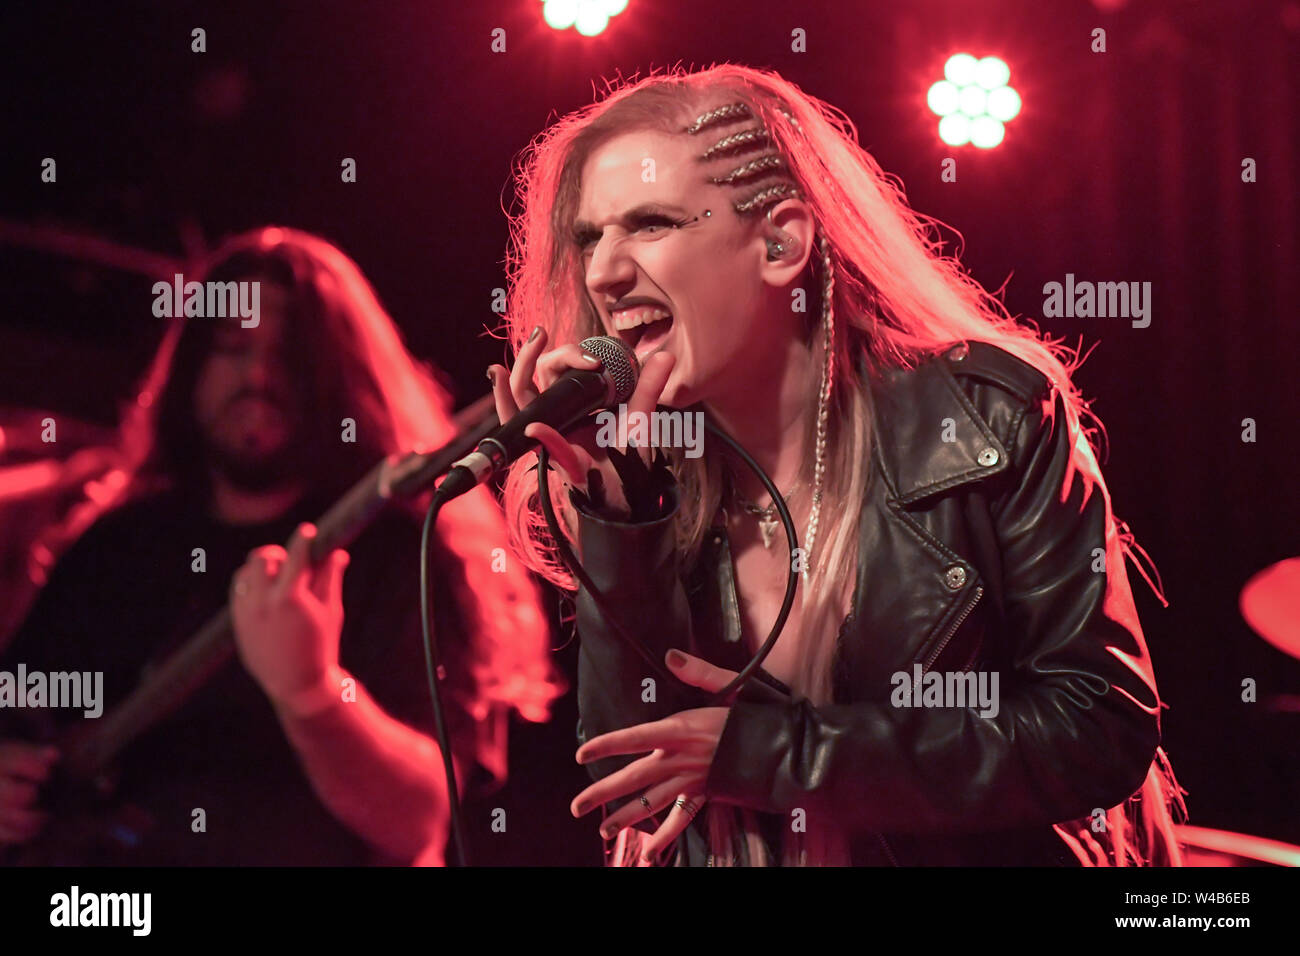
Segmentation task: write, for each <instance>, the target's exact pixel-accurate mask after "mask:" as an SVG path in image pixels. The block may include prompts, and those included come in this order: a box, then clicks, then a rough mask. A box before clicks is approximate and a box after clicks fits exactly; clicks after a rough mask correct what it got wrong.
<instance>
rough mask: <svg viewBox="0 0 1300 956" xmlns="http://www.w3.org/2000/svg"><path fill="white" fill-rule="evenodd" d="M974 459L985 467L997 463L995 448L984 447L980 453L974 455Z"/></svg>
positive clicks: (990, 466)
mask: <svg viewBox="0 0 1300 956" xmlns="http://www.w3.org/2000/svg"><path fill="white" fill-rule="evenodd" d="M975 460H976V461H978V462H979V463H980V464H981V465H983V466H984V467H985V468H992V467H993V466H994V465H996V464H997V463H998V453H997V449H994V448H985V449H983V450H981V451H980V453H979V454H978V455H977V456H976V457H975Z"/></svg>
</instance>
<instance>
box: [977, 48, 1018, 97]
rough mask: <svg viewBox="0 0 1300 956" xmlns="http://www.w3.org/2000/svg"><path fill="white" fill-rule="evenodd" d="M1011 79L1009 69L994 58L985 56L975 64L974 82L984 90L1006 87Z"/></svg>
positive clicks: (1002, 62)
mask: <svg viewBox="0 0 1300 956" xmlns="http://www.w3.org/2000/svg"><path fill="white" fill-rule="evenodd" d="M1010 79H1011V67H1009V66H1007V64H1006V61H1005V60H1002V59H999V58H998V57H996V56H986V57H984V59H982V60H980V61H979V62H978V63H977V64H975V82H976V83H978V84H979V85H980V86H982V87H984V89H986V90H996V89H997V88H998V87H999V86H1006V85H1007V81H1008V80H1010Z"/></svg>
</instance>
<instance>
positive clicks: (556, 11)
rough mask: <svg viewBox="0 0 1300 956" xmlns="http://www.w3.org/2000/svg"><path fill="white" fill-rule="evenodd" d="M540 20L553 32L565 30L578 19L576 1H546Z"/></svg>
mask: <svg viewBox="0 0 1300 956" xmlns="http://www.w3.org/2000/svg"><path fill="white" fill-rule="evenodd" d="M542 19H544V20H545V21H546V25H547V26H548V27H551V28H552V29H554V30H567V29H569V27H571V26H573V23H574V21H575V20H577V19H578V0H546V2H545V4H543V6H542Z"/></svg>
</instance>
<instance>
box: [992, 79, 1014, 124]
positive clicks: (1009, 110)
mask: <svg viewBox="0 0 1300 956" xmlns="http://www.w3.org/2000/svg"><path fill="white" fill-rule="evenodd" d="M985 111H986V112H987V113H988V114H989V116H992V117H993V118H994V119H995V120H1001V121H1002V122H1004V123H1005V122H1006V121H1007V120H1011V119H1015V118H1016V116H1017V114H1019V112H1020V94H1019V93H1017V92H1016V91H1015V90H1013V89H1012V88H1011V87H1009V86H1003V87H1000V88H998V89H996V90H993V91H992V92H991V93H989V101H988V106H987V107H986V108H985Z"/></svg>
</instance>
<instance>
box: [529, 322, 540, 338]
mask: <svg viewBox="0 0 1300 956" xmlns="http://www.w3.org/2000/svg"><path fill="white" fill-rule="evenodd" d="M541 332H542V327H541V326H540V325H535V326H533V334H532V335H530V336H528V341H529V342H531V341H532V340H533V339H535V338H537V336H539V335H540V334H541Z"/></svg>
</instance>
